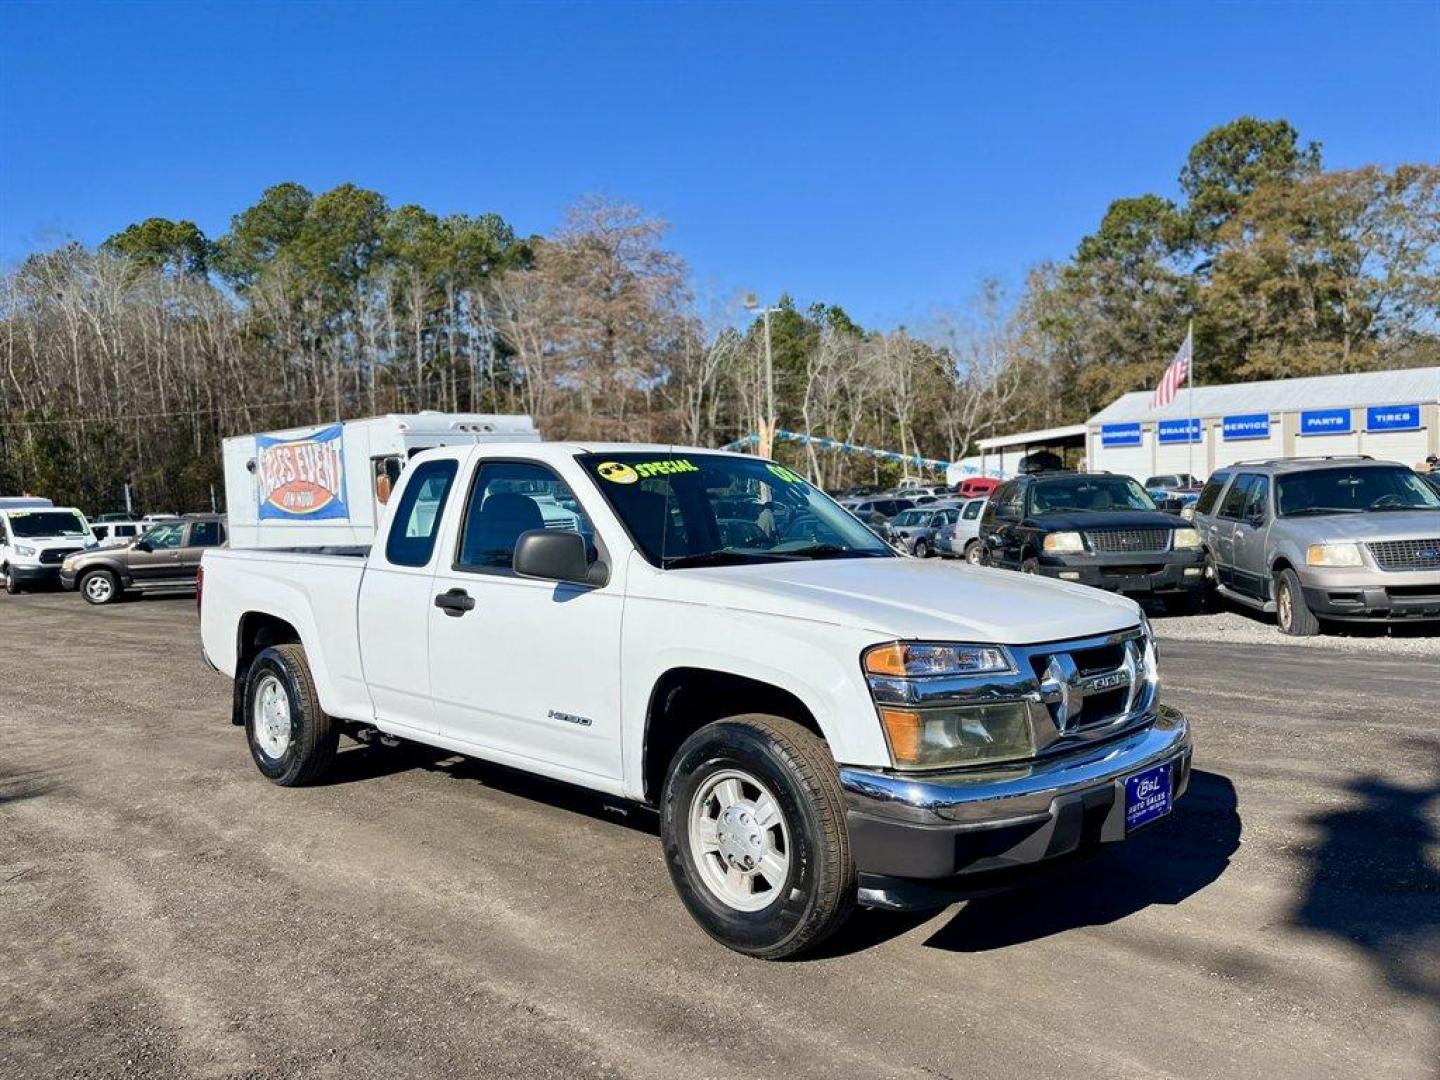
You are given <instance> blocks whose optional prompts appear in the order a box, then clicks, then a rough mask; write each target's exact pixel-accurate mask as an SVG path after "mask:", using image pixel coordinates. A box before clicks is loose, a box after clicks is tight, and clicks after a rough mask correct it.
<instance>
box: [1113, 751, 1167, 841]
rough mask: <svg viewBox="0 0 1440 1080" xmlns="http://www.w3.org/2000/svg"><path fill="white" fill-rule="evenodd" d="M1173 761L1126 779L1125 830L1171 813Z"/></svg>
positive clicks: (1130, 830)
mask: <svg viewBox="0 0 1440 1080" xmlns="http://www.w3.org/2000/svg"><path fill="white" fill-rule="evenodd" d="M1174 764H1175V763H1174V762H1173V761H1167V762H1165V764H1163V765H1156V766H1155V767H1154V768H1150V769H1146V770H1145V771H1144V772H1142V773H1136V774H1135V775H1134V776H1130V777H1127V778H1126V780H1125V831H1126V832H1127V833H1128V832H1132V831H1134V830H1135V829H1138V828H1139V827H1140V826H1141V825H1145V824H1148V823H1149V822H1152V821H1154V820H1155V819H1156V818H1162V817H1164V816H1165V815H1166V814H1168V813H1170V770H1171V768H1172V767H1173V766H1174Z"/></svg>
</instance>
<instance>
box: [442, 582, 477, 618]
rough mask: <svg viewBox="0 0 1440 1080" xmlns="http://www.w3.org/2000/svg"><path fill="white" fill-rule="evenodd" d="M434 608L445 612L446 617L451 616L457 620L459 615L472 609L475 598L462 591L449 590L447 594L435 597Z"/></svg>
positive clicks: (443, 593)
mask: <svg viewBox="0 0 1440 1080" xmlns="http://www.w3.org/2000/svg"><path fill="white" fill-rule="evenodd" d="M435 606H436V607H438V608H439V609H440V610H441V611H443V612H445V614H446V615H451V616H454V617H455V618H457V619H458V618H459V617H460V616H461V615H464V614H465V612H467V611H471V610H473V609H474V607H475V598H474V597H473V596H471V595H470V594H469V593H467V592H466V591H465V590H464V589H451V590H450V591H449V592H442V593H441V594H440V595H439V596H437V597H435Z"/></svg>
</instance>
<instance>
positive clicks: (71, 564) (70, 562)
mask: <svg viewBox="0 0 1440 1080" xmlns="http://www.w3.org/2000/svg"><path fill="white" fill-rule="evenodd" d="M74 568H75V556H74V555H69V556H67V557H66V558H65V561H64V562H62V563H61V564H60V569H61V570H73V569H74Z"/></svg>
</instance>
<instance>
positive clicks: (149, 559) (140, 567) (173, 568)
mask: <svg viewBox="0 0 1440 1080" xmlns="http://www.w3.org/2000/svg"><path fill="white" fill-rule="evenodd" d="M140 539H141V540H142V541H143V542H144V544H145V547H146V548H147V549H148V550H141V549H139V548H137V549H135V550H134V551H132V552H131V553H130V558H129V559H128V562H129V565H130V577H131V578H132V579H133V580H134V582H135V583H136V584H137V585H147V584H148V585H153V584H155V583H156V582H161V581H169V580H171V579H173V578H176V577H179V576H180V547H181V544H182V543H183V542H184V540H185V523H184V522H183V521H174V522H165V523H163V524H160V525H152V526H151V527H150V528H149V529H147V530H146V532H145V535H144V536H142V537H141V538H140Z"/></svg>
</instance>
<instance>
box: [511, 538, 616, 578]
mask: <svg viewBox="0 0 1440 1080" xmlns="http://www.w3.org/2000/svg"><path fill="white" fill-rule="evenodd" d="M512 565H513V566H514V568H515V573H517V574H519V575H520V576H521V577H529V578H540V579H542V580H545V581H567V582H571V583H573V584H575V585H596V586H598V585H604V584H605V583H606V582H607V581H609V580H610V570H609V568H608V567H607V566H606V565H605V564H604V563H603V562H600V561H598V560H597V561H596V562H594V563H591V562H590V560H589V557H588V556H587V554H586V550H585V538H584V537H583V536H581V535H580V534H579V533H574V532H569V531H561V530H559V529H531V530H530V531H528V532H523V533H521V534H520V539H519V540H517V541H515V555H514V558H513V561H512Z"/></svg>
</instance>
